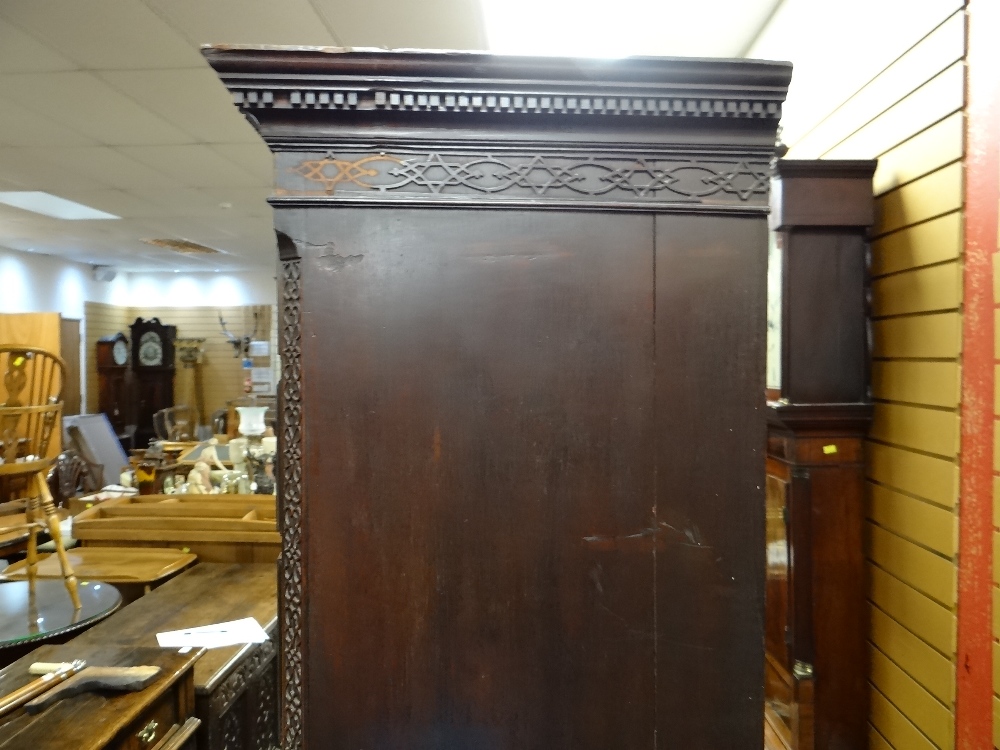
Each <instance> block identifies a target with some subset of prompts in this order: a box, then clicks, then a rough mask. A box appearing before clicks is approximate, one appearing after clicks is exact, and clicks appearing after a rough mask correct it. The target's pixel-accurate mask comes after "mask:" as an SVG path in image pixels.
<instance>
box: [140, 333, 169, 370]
mask: <svg viewBox="0 0 1000 750" xmlns="http://www.w3.org/2000/svg"><path fill="white" fill-rule="evenodd" d="M139 364H141V365H145V366H146V367H158V366H159V365H162V364H163V342H162V341H160V337H159V336H158V335H157V334H156V333H154V332H153V331H146V332H145V333H144V334H142V338H140V339H139Z"/></svg>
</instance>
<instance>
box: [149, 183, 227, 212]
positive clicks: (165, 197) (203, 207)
mask: <svg viewBox="0 0 1000 750" xmlns="http://www.w3.org/2000/svg"><path fill="white" fill-rule="evenodd" d="M131 192H133V193H135V195H136V196H137V197H139V198H141V199H142V200H143V201H145V202H146V203H147V204H149V205H150V206H152V207H153V208H154V210H155V213H153V214H151V216H156V217H169V216H214V215H216V214H217V213H218V211H219V207H218V205H217V204H215V203H212V202H211V201H210V200H209V199H208V197H207V196H206V195H205V194H204V193H202V192H201V191H200V190H198V189H197V188H181V189H179V190H178V189H172V188H160V187H152V188H136V189H135V190H133V191H131Z"/></svg>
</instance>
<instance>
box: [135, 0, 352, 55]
mask: <svg viewBox="0 0 1000 750" xmlns="http://www.w3.org/2000/svg"><path fill="white" fill-rule="evenodd" d="M145 2H146V5H148V6H149V7H150V8H151V9H152V10H153V11H154V12H156V13H157V14H158V15H159V16H160V17H161V18H163V19H164V20H166V21H167V23H169V24H170V25H171V26H173V27H174V28H176V29H177V30H179V31H180V32H181V33H182V34H184V36H185V37H187V38H188V40H189V41H191V42H192V43H194V44H197V45H202V44H306V45H319V46H329V45H336V44H337V43H338V42H337V40H336V39H334V37H333V36H332V35H331V34H330V32H329V31H328V30H327V28H326V26H325V25H324V24H323V19H322V18H320V16H319V15H318V14H317V13H316V10H315V9H314V8H313V7H312V6H311V5H310V4H309V1H308V0H280V2H275V0H211V1H210V2H208V1H206V0H145Z"/></svg>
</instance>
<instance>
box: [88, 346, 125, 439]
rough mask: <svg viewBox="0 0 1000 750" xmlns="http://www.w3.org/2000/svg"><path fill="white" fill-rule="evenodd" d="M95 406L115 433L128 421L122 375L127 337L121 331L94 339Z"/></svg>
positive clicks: (119, 431) (122, 428)
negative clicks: (95, 369) (95, 340)
mask: <svg viewBox="0 0 1000 750" xmlns="http://www.w3.org/2000/svg"><path fill="white" fill-rule="evenodd" d="M96 348H97V394H98V395H97V409H98V411H101V412H103V413H104V414H106V415H107V417H108V421H110V422H111V426H112V427H113V428H114V430H115V433H116V434H119V435H120V434H121V433H122V432H123V431H124V429H125V424H126V422H127V421H128V416H127V415H128V402H127V398H128V397H127V395H126V394H127V389H126V379H127V376H128V367H129V341H128V337H127V336H126V335H125V334H124V333H116V334H115V335H113V336H105V337H103V338H100V339H98V340H97V346H96Z"/></svg>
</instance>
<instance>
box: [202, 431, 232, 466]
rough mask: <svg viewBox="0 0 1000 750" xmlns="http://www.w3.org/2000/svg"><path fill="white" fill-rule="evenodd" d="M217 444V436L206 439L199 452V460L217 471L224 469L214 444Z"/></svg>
mask: <svg viewBox="0 0 1000 750" xmlns="http://www.w3.org/2000/svg"><path fill="white" fill-rule="evenodd" d="M218 445H219V440H218V438H212V439H211V440H209V441H208V444H207V445H206V446H205V448H204V450H202V452H201V456H200V459H199V460H200V461H201V462H204V463H206V464H208V465H209V466H214V467H215V468H216V469H218V470H219V471H226V467H225V466H223V465H222V461H220V460H219V453H218V450H217V448H216V446H218Z"/></svg>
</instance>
